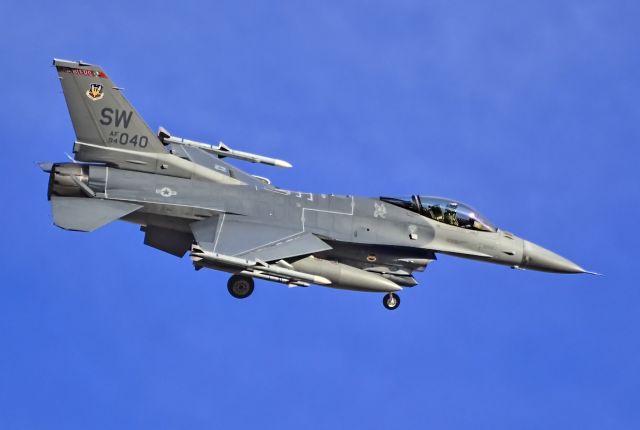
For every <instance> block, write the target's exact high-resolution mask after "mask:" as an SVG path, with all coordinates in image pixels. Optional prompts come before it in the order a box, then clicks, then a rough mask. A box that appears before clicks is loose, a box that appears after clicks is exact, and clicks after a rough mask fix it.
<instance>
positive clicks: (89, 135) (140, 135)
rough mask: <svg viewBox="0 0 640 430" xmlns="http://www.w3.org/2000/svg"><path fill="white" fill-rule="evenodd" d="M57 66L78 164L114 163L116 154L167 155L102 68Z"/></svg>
mask: <svg viewBox="0 0 640 430" xmlns="http://www.w3.org/2000/svg"><path fill="white" fill-rule="evenodd" d="M53 65H54V66H55V67H56V70H57V72H58V76H59V78H60V82H61V84H62V91H63V92H64V97H65V99H66V102H67V107H68V108H69V114H70V115H71V121H72V122H73V128H74V129H75V132H76V140H77V142H76V145H75V147H74V152H76V158H77V159H78V160H83V161H110V159H112V158H113V157H114V152H120V153H122V152H128V153H130V151H133V152H145V153H158V152H165V150H164V146H163V144H162V142H160V140H159V139H158V137H157V136H156V135H155V134H154V133H153V132H152V131H151V129H150V128H149V126H148V125H147V124H146V123H145V122H144V120H143V119H142V117H140V115H139V114H138V112H136V110H135V109H134V108H133V106H131V104H130V103H129V101H128V100H127V99H126V98H125V97H124V95H123V94H122V91H121V90H120V89H119V88H118V87H117V86H115V85H114V83H113V82H112V81H111V79H109V77H108V76H107V74H106V73H105V72H104V70H102V68H101V67H100V66H96V65H91V64H86V63H82V62H77V61H66V60H53ZM105 147H106V148H105ZM108 149H112V150H108ZM114 150H115V151H114ZM119 150H125V151H119Z"/></svg>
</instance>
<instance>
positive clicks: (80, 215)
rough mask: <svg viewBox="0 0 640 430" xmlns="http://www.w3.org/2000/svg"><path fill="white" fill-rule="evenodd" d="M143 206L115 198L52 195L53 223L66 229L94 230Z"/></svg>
mask: <svg viewBox="0 0 640 430" xmlns="http://www.w3.org/2000/svg"><path fill="white" fill-rule="evenodd" d="M141 207H142V206H140V205H136V204H133V203H125V202H118V201H115V200H102V199H95V198H94V199H92V198H84V197H58V196H51V208H52V210H53V223H54V224H55V225H57V226H58V227H60V228H63V229H65V230H74V231H94V230H96V229H97V228H100V227H102V226H103V225H105V224H108V223H110V222H113V221H115V220H117V219H120V218H122V217H123V216H125V215H128V214H130V213H131V212H134V211H136V210H138V209H140V208H141Z"/></svg>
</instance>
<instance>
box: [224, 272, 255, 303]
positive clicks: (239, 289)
mask: <svg viewBox="0 0 640 430" xmlns="http://www.w3.org/2000/svg"><path fill="white" fill-rule="evenodd" d="M227 290H229V294H231V295H232V296H233V297H235V298H236V299H246V298H247V297H249V296H250V295H251V293H253V278H250V277H248V276H241V275H233V276H232V277H230V278H229V281H228V282H227Z"/></svg>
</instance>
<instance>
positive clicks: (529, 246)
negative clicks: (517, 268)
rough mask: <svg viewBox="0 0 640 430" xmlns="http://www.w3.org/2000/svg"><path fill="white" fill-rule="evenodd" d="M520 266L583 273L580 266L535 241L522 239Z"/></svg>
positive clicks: (545, 270) (546, 270) (548, 270)
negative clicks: (522, 249)
mask: <svg viewBox="0 0 640 430" xmlns="http://www.w3.org/2000/svg"><path fill="white" fill-rule="evenodd" d="M522 267H524V268H527V269H532V270H540V271H543V272H555V273H585V272H586V270H584V269H583V268H582V267H580V266H578V265H577V264H576V263H574V262H573V261H570V260H567V259H566V258H564V257H562V256H560V255H558V254H556V253H555V252H551V251H549V250H548V249H545V248H543V247H541V246H538V245H536V244H535V243H532V242H529V241H527V240H525V241H524V257H523V261H522Z"/></svg>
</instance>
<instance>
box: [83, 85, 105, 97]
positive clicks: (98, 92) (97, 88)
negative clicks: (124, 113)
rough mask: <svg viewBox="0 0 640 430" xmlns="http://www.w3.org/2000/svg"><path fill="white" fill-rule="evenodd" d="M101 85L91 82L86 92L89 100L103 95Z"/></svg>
mask: <svg viewBox="0 0 640 430" xmlns="http://www.w3.org/2000/svg"><path fill="white" fill-rule="evenodd" d="M102 89H103V87H102V85H101V84H91V86H90V87H89V89H88V90H87V92H86V94H87V97H89V98H90V99H91V100H100V99H101V98H102V97H104V92H103V91H102Z"/></svg>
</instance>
